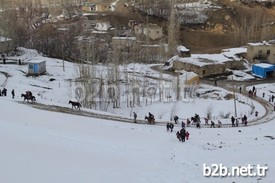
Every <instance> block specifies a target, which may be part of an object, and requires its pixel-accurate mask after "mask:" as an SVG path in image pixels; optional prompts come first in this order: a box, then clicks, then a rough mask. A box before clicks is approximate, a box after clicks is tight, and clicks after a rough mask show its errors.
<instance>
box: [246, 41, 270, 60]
mask: <svg viewBox="0 0 275 183" xmlns="http://www.w3.org/2000/svg"><path fill="white" fill-rule="evenodd" d="M247 60H249V61H250V62H252V63H261V62H264V63H270V64H275V44H274V43H271V42H263V43H248V44H247Z"/></svg>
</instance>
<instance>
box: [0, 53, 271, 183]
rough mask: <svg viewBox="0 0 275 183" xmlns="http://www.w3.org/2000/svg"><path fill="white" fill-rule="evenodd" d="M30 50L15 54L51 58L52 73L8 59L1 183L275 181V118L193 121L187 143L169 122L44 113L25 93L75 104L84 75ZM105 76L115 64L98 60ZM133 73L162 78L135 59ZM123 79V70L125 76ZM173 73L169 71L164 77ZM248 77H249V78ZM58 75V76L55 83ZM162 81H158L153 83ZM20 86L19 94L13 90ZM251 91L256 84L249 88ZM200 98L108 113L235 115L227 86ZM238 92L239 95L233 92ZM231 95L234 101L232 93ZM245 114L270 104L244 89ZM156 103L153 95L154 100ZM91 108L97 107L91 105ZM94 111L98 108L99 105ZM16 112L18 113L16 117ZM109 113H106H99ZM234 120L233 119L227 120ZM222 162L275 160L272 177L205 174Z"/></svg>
mask: <svg viewBox="0 0 275 183" xmlns="http://www.w3.org/2000/svg"><path fill="white" fill-rule="evenodd" d="M22 50H24V52H25V53H24V54H22V55H21V56H14V57H9V58H12V59H16V60H18V59H21V60H22V61H23V63H27V62H29V61H37V60H46V61H47V75H43V76H40V77H26V72H27V68H28V67H27V65H26V64H25V65H16V64H6V65H3V64H1V65H0V84H1V90H2V89H3V88H4V87H5V88H7V89H8V96H7V97H3V96H2V97H0V103H1V106H2V109H1V118H0V147H1V151H0V153H1V156H0V162H1V163H0V172H1V173H0V182H3V183H18V182H28V183H37V182H39V183H43V182H45V183H48V182H51V183H76V182H77V183H79V182H81V183H88V182H89V183H90V182H99V183H107V182H108V183H109V182H119V183H124V182H133V183H135V182H137V183H143V182H144V183H148V182H152V183H155V182H156V183H161V182H163V183H166V182H173V183H177V182H179V183H182V182H184V183H185V182H186V183H187V182H188V183H197V182H198V183H201V182H211V183H212V182H242V183H243V182H244V183H245V182H249V183H250V182H263V183H269V182H270V183H271V182H273V181H274V180H275V175H273V174H272V173H271V172H273V171H274V168H275V160H274V158H273V154H274V152H275V148H274V147H275V146H274V145H275V141H274V136H275V135H274V130H273V129H274V127H275V120H272V121H270V122H268V123H265V124H260V125H257V126H249V127H235V128H214V129H209V128H202V129H195V128H189V127H187V130H188V131H189V132H190V134H191V136H190V137H191V138H190V140H188V141H187V142H185V143H182V142H179V141H178V140H177V138H176V136H175V132H176V131H178V130H180V129H179V126H176V127H175V130H174V132H173V133H170V132H167V131H166V128H165V127H164V126H158V125H153V126H151V125H143V124H134V123H132V124H131V123H121V122H116V121H110V120H109V121H107V120H101V119H95V118H87V117H81V116H74V115H69V114H63V113H57V112H48V111H41V110H38V109H34V108H31V107H30V106H28V105H24V104H22V103H20V102H19V101H22V98H21V97H20V94H21V93H24V92H25V91H26V90H31V91H32V92H33V94H34V95H35V96H36V97H37V101H38V103H43V104H51V105H60V106H65V107H68V108H69V107H71V106H69V105H68V100H70V99H72V98H74V95H73V94H74V91H73V86H74V84H73V82H71V81H72V80H75V79H76V78H78V77H79V75H78V74H77V72H78V69H77V66H76V65H74V64H72V63H69V62H66V61H65V62H64V63H65V72H64V71H63V67H62V66H63V61H62V60H59V59H52V58H47V57H43V56H41V55H39V54H38V53H37V52H36V51H34V50H25V49H23V48H22ZM96 67H97V69H96V70H97V72H98V73H101V74H104V73H105V72H107V70H108V69H106V68H104V67H103V66H96ZM122 67H124V68H125V70H127V72H132V73H133V77H135V78H138V79H141V78H142V77H145V76H151V77H158V76H159V73H157V72H156V71H153V70H151V69H150V66H146V65H138V64H132V65H127V66H122ZM121 77H123V74H121ZM162 77H164V78H165V79H168V80H169V79H171V78H170V76H169V75H162ZM247 77H248V76H244V80H245V78H247ZM50 79H55V80H54V81H50ZM156 82H157V81H153V80H150V82H149V83H153V84H154V83H156ZM255 87H256V90H257V95H258V96H261V95H262V93H263V92H265V94H266V95H265V99H266V100H268V99H269V96H271V94H273V92H274V85H273V84H264V85H256V86H255ZM12 89H15V93H16V96H15V99H12V98H11V94H10V92H11V90H12ZM247 89H250V87H248V88H247ZM196 91H197V93H199V94H200V97H195V98H188V99H186V100H182V101H178V102H174V101H172V102H169V101H164V102H162V103H160V102H154V103H152V105H151V104H148V105H144V103H142V106H141V107H134V108H127V107H126V106H125V105H122V107H121V108H120V109H113V108H110V109H109V110H108V112H112V113H115V114H118V115H122V116H127V117H129V116H130V115H132V112H133V111H135V112H137V113H138V118H140V119H143V117H144V115H146V114H148V112H149V111H150V112H152V113H153V114H155V117H156V118H157V119H158V120H164V121H169V120H170V117H171V116H173V115H174V114H177V115H179V117H180V118H181V120H185V119H186V118H189V117H191V116H193V115H194V114H195V113H197V114H199V115H200V116H201V117H205V116H206V113H207V111H209V110H210V111H212V112H211V114H212V117H213V120H214V121H216V120H217V119H221V116H223V115H226V114H229V115H233V114H234V112H235V111H234V100H233V99H232V93H231V92H228V91H226V90H224V89H222V88H219V87H213V86H208V85H201V86H199V88H198V89H197V90H196ZM230 95H231V97H230ZM226 98H227V99H226ZM236 98H237V101H236V108H237V115H238V116H243V115H244V114H246V115H247V116H248V121H249V120H253V119H255V118H256V117H255V116H254V114H251V113H250V112H251V111H252V108H253V107H252V106H254V107H255V109H256V110H257V111H258V112H259V117H261V116H262V115H264V114H265V109H264V108H263V106H261V105H260V104H258V103H257V102H255V101H253V100H251V99H250V98H247V97H245V96H243V95H240V94H236ZM148 103H150V100H149V101H148ZM83 110H85V111H89V110H90V109H83ZM93 112H94V111H93ZM15 113H16V115H14V114H15ZM99 113H103V112H99ZM221 120H222V122H223V123H230V122H229V119H221ZM204 163H205V164H207V165H208V166H210V165H211V164H213V163H217V164H219V163H222V164H223V166H227V167H228V168H230V167H233V166H248V164H251V165H252V166H253V167H256V166H257V165H258V164H259V165H261V166H267V167H268V168H269V170H268V171H267V175H266V176H265V177H259V176H258V177H253V178H250V177H249V178H244V177H241V176H235V177H231V178H228V177H216V178H214V177H210V178H209V177H208V178H206V177H204V176H203V164H204ZM254 170H255V169H254Z"/></svg>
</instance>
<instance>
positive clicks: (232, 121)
mask: <svg viewBox="0 0 275 183" xmlns="http://www.w3.org/2000/svg"><path fill="white" fill-rule="evenodd" d="M231 123H232V127H234V126H235V118H234V117H233V116H232V117H231Z"/></svg>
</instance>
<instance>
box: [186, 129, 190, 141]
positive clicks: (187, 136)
mask: <svg viewBox="0 0 275 183" xmlns="http://www.w3.org/2000/svg"><path fill="white" fill-rule="evenodd" d="M189 136H190V133H189V132H188V131H186V132H185V138H186V140H188V139H189Z"/></svg>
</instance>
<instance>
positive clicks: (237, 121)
mask: <svg viewBox="0 0 275 183" xmlns="http://www.w3.org/2000/svg"><path fill="white" fill-rule="evenodd" d="M236 126H237V127H238V126H239V120H238V118H236Z"/></svg>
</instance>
